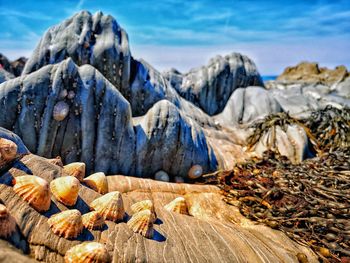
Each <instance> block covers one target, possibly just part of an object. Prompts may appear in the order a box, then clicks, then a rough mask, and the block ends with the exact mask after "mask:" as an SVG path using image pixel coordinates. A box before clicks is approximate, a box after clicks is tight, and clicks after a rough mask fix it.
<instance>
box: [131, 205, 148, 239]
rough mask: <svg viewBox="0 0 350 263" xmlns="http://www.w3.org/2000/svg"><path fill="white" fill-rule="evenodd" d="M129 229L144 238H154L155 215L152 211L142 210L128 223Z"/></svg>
mask: <svg viewBox="0 0 350 263" xmlns="http://www.w3.org/2000/svg"><path fill="white" fill-rule="evenodd" d="M127 225H128V227H130V228H131V230H132V231H134V232H135V233H140V234H141V235H143V236H144V237H147V238H153V233H154V231H153V213H152V211H151V210H142V211H140V212H138V213H136V214H134V215H133V216H132V217H131V219H130V220H129V221H128V222H127Z"/></svg>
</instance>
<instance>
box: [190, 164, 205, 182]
mask: <svg viewBox="0 0 350 263" xmlns="http://www.w3.org/2000/svg"><path fill="white" fill-rule="evenodd" d="M202 174H203V168H202V166H200V165H198V164H196V165H193V166H192V167H191V169H190V170H189V171H188V177H189V178H190V179H197V178H199V177H201V176H202Z"/></svg>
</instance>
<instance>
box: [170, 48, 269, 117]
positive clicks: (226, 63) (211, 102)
mask: <svg viewBox="0 0 350 263" xmlns="http://www.w3.org/2000/svg"><path fill="white" fill-rule="evenodd" d="M165 76H166V77H167V79H168V80H169V81H170V82H171V84H172V85H173V87H174V88H175V89H176V90H177V92H178V93H179V94H180V95H181V96H182V97H183V98H185V99H186V100H188V101H190V102H192V103H193V104H194V105H196V106H198V107H200V108H201V109H202V110H203V111H204V112H206V113H207V114H209V115H214V114H218V113H220V112H221V111H222V110H223V109H224V107H225V105H226V103H227V101H228V99H229V97H230V96H231V94H232V93H233V91H234V90H236V89H237V88H241V87H242V88H243V87H247V86H264V84H263V82H262V79H261V77H260V75H259V73H258V70H257V68H256V66H255V64H254V62H253V61H252V60H250V59H249V58H248V57H246V56H243V55H241V54H238V53H232V54H230V55H227V56H225V57H222V56H216V57H215V58H212V59H211V60H210V61H209V64H208V65H207V66H203V67H201V68H196V69H192V70H190V71H189V72H188V73H186V74H184V75H181V74H180V73H179V72H177V71H176V70H171V71H169V72H166V73H165Z"/></svg>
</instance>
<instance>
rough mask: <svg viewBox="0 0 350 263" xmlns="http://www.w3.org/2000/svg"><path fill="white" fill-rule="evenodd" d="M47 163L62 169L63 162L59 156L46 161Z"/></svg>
mask: <svg viewBox="0 0 350 263" xmlns="http://www.w3.org/2000/svg"><path fill="white" fill-rule="evenodd" d="M47 161H48V162H49V163H51V164H54V165H57V166H59V167H62V168H63V162H62V158H61V157H60V156H57V157H56V158H52V159H47Z"/></svg>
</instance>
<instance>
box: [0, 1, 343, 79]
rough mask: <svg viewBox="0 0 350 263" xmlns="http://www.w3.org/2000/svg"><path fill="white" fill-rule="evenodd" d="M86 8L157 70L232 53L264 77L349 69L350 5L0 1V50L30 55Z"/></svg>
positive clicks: (194, 64)
mask: <svg viewBox="0 0 350 263" xmlns="http://www.w3.org/2000/svg"><path fill="white" fill-rule="evenodd" d="M82 9H84V10H88V11H90V12H92V13H94V12H96V11H98V10H101V11H103V12H104V13H105V14H111V15H113V16H114V17H115V18H116V20H117V21H118V23H119V24H120V25H121V26H122V27H123V28H124V29H126V31H127V32H128V35H129V40H130V45H131V52H132V54H133V55H134V56H135V57H136V58H141V57H142V58H144V59H146V60H147V61H149V62H150V63H151V64H153V65H154V66H155V67H156V68H158V69H159V70H165V69H168V68H170V67H175V68H177V69H179V70H180V71H183V72H184V71H187V70H188V69H190V68H192V67H197V66H201V65H203V64H206V63H207V62H208V59H209V58H210V57H212V56H214V55H216V54H222V55H224V54H227V53H230V52H233V51H236V52H241V53H244V54H246V55H248V56H249V57H251V58H252V59H253V60H254V61H255V62H256V64H257V66H258V69H259V71H260V72H261V73H262V74H264V75H270V74H279V73H280V72H281V71H282V70H283V69H284V68H285V67H286V66H289V65H293V64H296V63H298V62H299V61H301V60H308V61H317V62H320V64H321V66H329V67H334V66H336V65H339V64H344V65H346V66H347V67H348V68H350V0H340V1H337V0H333V1H325V0H322V1H316V0H304V1H300V0H294V1H282V0H276V1H267V0H266V1H264V0H260V1H254V0H231V1H229V0H227V1H223V0H215V1H211V0H194V1H189V0H188V1H179V0H165V1H161V0H158V1H151V0H144V1H133V0H128V1H124V0H104V1H96V0H85V1H84V0H80V1H73V0H66V1H57V0H56V1H51V0H42V1H38V0H37V1H35V0H32V1H26V0H20V1H19V0H0V15H1V20H0V34H1V37H0V52H2V53H4V54H5V55H7V56H8V57H10V58H11V59H14V58H16V57H18V56H21V55H24V56H29V55H30V53H31V51H32V50H33V49H34V47H35V46H36V44H37V43H38V41H39V39H40V37H41V35H42V34H43V33H44V32H45V30H46V29H47V28H48V27H49V26H51V25H54V24H57V23H59V22H60V21H62V20H63V19H65V18H67V17H70V16H71V15H73V14H74V13H75V12H77V11H79V10H82Z"/></svg>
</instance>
